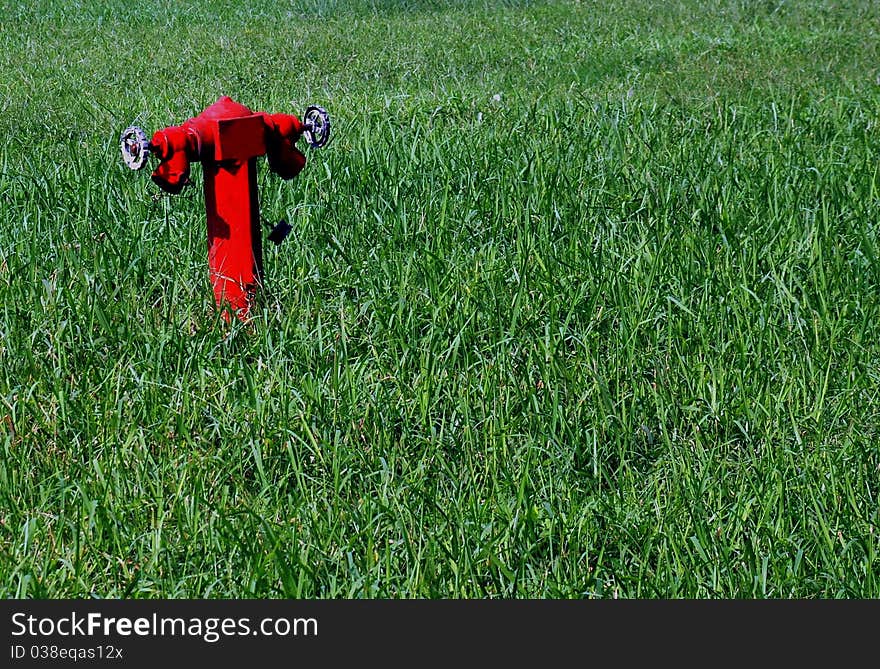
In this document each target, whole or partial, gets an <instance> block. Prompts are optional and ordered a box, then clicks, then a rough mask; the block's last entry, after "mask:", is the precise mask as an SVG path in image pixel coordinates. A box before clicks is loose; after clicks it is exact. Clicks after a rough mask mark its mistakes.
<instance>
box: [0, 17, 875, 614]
mask: <svg viewBox="0 0 880 669" xmlns="http://www.w3.org/2000/svg"><path fill="white" fill-rule="evenodd" d="M878 33H880V8H878V5H877V3H874V2H871V1H870V0H863V1H859V2H851V3H838V2H823V1H820V0H816V1H811V2H810V1H806V0H803V1H788V2H777V1H775V0H774V1H772V2H761V1H754V2H748V1H745V0H741V1H739V2H735V1H732V0H718V1H717V2H697V1H696V0H682V1H681V2H677V3H654V2H649V1H648V0H638V1H633V2H611V1H610V0H596V1H593V2H589V1H586V0H585V1H583V2H561V1H560V2H547V3H544V2H528V1H525V0H522V1H519V2H512V1H511V2H466V1H465V0H458V1H455V2H445V3H444V2H439V1H435V2H431V1H430V0H413V1H411V2H392V1H391V0H375V1H373V2H369V1H367V0H363V1H357V0H336V1H334V0H327V1H326V2H321V1H320V0H313V1H309V0H298V1H294V2H268V1H262V0H250V1H249V2H240V3H236V2H219V1H218V2H203V3H181V2H158V1H154V2H150V1H148V0H140V1H138V2H133V1H132V0H126V1H125V2H123V1H122V0H118V1H116V0H104V1H103V2H100V3H97V2H89V3H85V2H84V3H82V5H81V6H79V7H77V6H75V3H62V2H53V1H49V0H46V1H44V2H40V3H30V4H28V5H26V6H25V5H24V3H22V4H19V3H10V2H3V3H2V5H0V595H3V596H5V597H39V598H42V597H88V596H97V597H169V598H170V597H309V598H311V597H853V598H854V597H872V598H873V597H878V596H880V558H878V553H880V500H878V494H880V194H878V178H880V173H878V165H880V132H878V122H880V120H878V119H880V46H878V45H880V40H878V36H880V35H878ZM221 94H228V95H230V96H232V97H234V98H235V99H237V100H239V101H241V102H243V103H245V104H247V105H248V106H250V107H252V108H254V109H259V110H265V111H272V112H275V111H279V112H294V113H301V112H302V111H303V110H304V109H305V106H306V105H307V104H310V103H317V104H322V105H324V106H325V107H326V108H327V109H328V111H329V112H330V114H331V116H332V119H333V122H334V132H335V138H334V140H333V142H332V143H331V144H330V146H328V147H327V148H326V149H324V150H323V151H322V152H313V153H310V154H309V164H308V165H307V167H306V169H305V171H304V172H303V173H302V175H300V177H298V178H297V179H296V180H294V181H292V182H282V181H281V180H279V179H278V178H277V177H275V176H274V175H271V174H268V171H267V170H266V169H265V166H264V165H261V175H260V182H261V200H262V201H261V205H262V213H263V216H264V217H265V218H266V219H267V220H268V221H270V222H274V221H276V220H278V219H279V218H282V217H286V218H287V219H288V220H289V221H290V222H291V223H292V225H293V232H292V233H291V235H290V237H289V238H288V240H287V241H286V242H285V243H284V245H282V246H281V247H280V248H277V249H276V248H275V247H274V246H271V245H269V247H270V248H267V249H266V258H265V267H266V272H267V279H268V286H267V291H266V294H265V300H264V304H263V306H262V307H261V308H260V309H259V311H258V313H257V316H256V318H255V321H254V323H253V324H252V325H251V326H243V325H241V324H234V325H233V326H231V327H227V326H226V325H225V324H224V323H223V322H222V321H221V320H220V319H218V318H217V317H216V316H215V315H214V314H213V313H212V295H211V291H210V286H209V285H208V280H207V261H206V244H205V227H204V213H203V200H202V195H201V190H200V189H199V188H193V189H189V190H187V191H185V193H184V194H183V195H181V196H178V197H160V196H159V192H158V190H157V189H156V187H155V186H154V185H153V184H152V183H151V182H150V181H149V179H148V178H147V175H146V174H144V173H132V172H130V171H128V170H126V169H125V168H124V167H123V166H122V164H121V161H120V159H119V155H118V148H117V144H116V142H117V140H118V136H119V133H120V131H121V130H122V129H123V128H124V127H125V126H127V125H129V124H130V123H131V122H137V123H138V124H140V125H142V126H144V127H145V128H146V129H148V130H149V131H152V130H154V129H157V128H160V127H164V126H165V125H170V124H175V123H179V122H180V121H182V120H184V119H186V118H188V117H190V116H192V115H194V114H196V113H197V112H198V111H200V110H201V109H202V108H203V107H205V106H206V105H208V104H210V103H211V102H213V101H214V100H215V99H216V98H217V97H218V96H220V95H221ZM496 96H499V97H496ZM193 176H194V178H195V179H196V180H197V181H199V180H200V168H199V167H196V168H194V175H193Z"/></svg>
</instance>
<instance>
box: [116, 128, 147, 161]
mask: <svg viewBox="0 0 880 669" xmlns="http://www.w3.org/2000/svg"><path fill="white" fill-rule="evenodd" d="M119 148H120V150H121V151H122V162H124V163H125V166H126V167H128V168H129V169H132V170H139V169H141V168H143V166H144V165H146V164H147V158H149V157H150V142H149V140H148V139H147V134H146V133H145V132H144V131H143V130H141V129H140V128H138V127H137V126H136V125H133V126H130V127H128V128H126V129H125V130H123V131H122V136H121V137H120V138H119Z"/></svg>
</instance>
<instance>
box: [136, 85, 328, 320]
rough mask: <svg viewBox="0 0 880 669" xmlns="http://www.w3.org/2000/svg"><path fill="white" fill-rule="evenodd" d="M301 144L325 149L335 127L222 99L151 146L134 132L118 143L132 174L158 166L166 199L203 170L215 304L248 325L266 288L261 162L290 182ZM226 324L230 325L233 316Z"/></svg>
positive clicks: (310, 114)
mask: <svg viewBox="0 0 880 669" xmlns="http://www.w3.org/2000/svg"><path fill="white" fill-rule="evenodd" d="M303 136H305V138H306V140H307V141H308V142H309V144H310V145H311V146H312V147H313V148H321V147H323V146H324V145H326V143H327V141H328V140H329V138H330V119H329V117H328V116H327V112H326V111H324V110H323V109H322V108H321V107H317V106H311V107H309V108H308V109H307V110H306V113H305V114H304V116H303V120H302V121H300V119H299V118H297V117H296V116H294V115H292V114H266V113H257V114H255V113H253V112H252V111H251V110H250V109H248V108H247V107H245V106H244V105H242V104H239V103H238V102H235V101H234V100H232V99H231V98H229V97H226V96H223V97H221V98H220V99H219V100H217V102H215V103H214V104H212V105H211V106H210V107H208V108H207V109H205V110H204V111H203V112H202V113H201V114H199V115H198V116H196V117H195V118H191V119H189V120H188V121H186V122H184V123H182V124H181V125H178V126H171V127H168V128H165V129H164V130H158V131H157V132H156V133H155V134H154V135H153V137H152V139H150V140H149V141H148V140H147V136H146V134H145V133H144V131H143V130H141V129H140V128H138V127H135V126H132V127H130V128H127V129H126V130H125V131H124V132H123V133H122V137H121V138H120V148H121V150H122V159H123V161H124V162H125V164H126V165H127V166H128V167H130V168H131V169H135V170H139V169H142V168H143V167H144V165H146V163H147V158H148V157H149V156H150V155H155V156H156V157H157V158H158V159H159V161H160V162H159V165H158V166H157V167H156V169H155V170H153V174H152V179H153V181H154V182H155V183H156V184H157V185H158V186H159V187H160V188H161V189H162V190H164V191H167V192H168V193H172V194H176V193H179V192H180V191H181V190H182V189H183V187H184V186H185V185H186V184H187V183H188V182H189V173H190V164H191V163H193V162H196V161H200V162H201V163H202V171H203V173H204V181H205V212H206V214H207V219H208V266H209V273H210V278H211V284H212V285H213V287H214V298H215V300H216V302H217V306H218V307H220V308H225V307H226V306H227V305H228V307H229V309H231V310H232V312H233V313H234V314H235V315H236V316H237V317H238V318H239V319H241V320H247V319H248V317H249V314H250V309H251V306H252V304H253V300H254V297H255V295H256V291H257V289H258V288H259V287H260V285H261V284H262V282H263V244H262V234H261V230H260V211H259V199H258V193H257V158H258V157H259V156H262V155H264V154H265V155H266V157H267V158H268V161H269V169H270V170H271V171H272V172H274V173H275V174H277V175H278V176H280V177H281V178H282V179H292V178H293V177H295V176H296V175H297V174H299V173H300V171H301V170H302V168H303V167H304V166H305V164H306V157H305V155H303V153H302V152H301V151H299V149H297V148H296V142H297V141H298V140H299V139H300V137H303ZM288 232H290V226H289V225H288V224H287V223H286V222H285V221H281V222H280V223H279V224H278V225H277V226H276V227H275V229H273V231H272V233H271V234H270V235H269V239H270V240H272V241H273V242H275V243H280V242H281V240H282V239H283V238H284V237H285V236H286V235H287V233H288ZM224 317H225V318H226V319H227V320H229V315H228V311H224Z"/></svg>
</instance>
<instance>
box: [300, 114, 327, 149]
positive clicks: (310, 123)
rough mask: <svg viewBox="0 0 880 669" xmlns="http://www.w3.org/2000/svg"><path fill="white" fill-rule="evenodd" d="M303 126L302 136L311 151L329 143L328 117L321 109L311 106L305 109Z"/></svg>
mask: <svg viewBox="0 0 880 669" xmlns="http://www.w3.org/2000/svg"><path fill="white" fill-rule="evenodd" d="M303 125H304V126H305V130H304V131H303V135H304V136H305V138H306V141H307V142H308V143H309V146H311V147H312V148H313V149H320V148H321V147H323V146H326V145H327V142H329V141H330V116H329V114H327V110H325V109H324V108H323V107H318V106H317V105H312V106H311V107H309V108H308V109H306V113H305V114H304V115H303Z"/></svg>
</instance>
